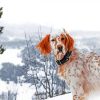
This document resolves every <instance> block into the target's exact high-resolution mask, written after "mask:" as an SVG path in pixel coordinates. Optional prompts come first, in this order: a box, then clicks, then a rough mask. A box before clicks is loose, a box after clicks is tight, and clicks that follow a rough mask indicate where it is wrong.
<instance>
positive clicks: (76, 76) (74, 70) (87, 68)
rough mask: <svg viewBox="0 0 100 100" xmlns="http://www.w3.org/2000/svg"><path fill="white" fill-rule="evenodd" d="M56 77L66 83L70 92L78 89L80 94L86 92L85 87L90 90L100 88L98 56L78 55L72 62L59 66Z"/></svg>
mask: <svg viewBox="0 0 100 100" xmlns="http://www.w3.org/2000/svg"><path fill="white" fill-rule="evenodd" d="M77 53H78V52H77ZM58 75H59V76H60V77H61V78H62V79H64V80H65V81H66V83H67V84H68V86H69V87H70V89H71V91H76V90H77V89H79V88H80V87H81V88H82V89H81V92H84V91H86V92H87V87H88V90H92V89H94V88H96V87H98V85H99V86H100V56H97V55H96V54H95V53H90V54H85V55H83V54H79V53H78V56H77V57H76V58H75V59H74V60H72V61H69V62H67V63H66V64H64V65H61V66H59V68H58Z"/></svg>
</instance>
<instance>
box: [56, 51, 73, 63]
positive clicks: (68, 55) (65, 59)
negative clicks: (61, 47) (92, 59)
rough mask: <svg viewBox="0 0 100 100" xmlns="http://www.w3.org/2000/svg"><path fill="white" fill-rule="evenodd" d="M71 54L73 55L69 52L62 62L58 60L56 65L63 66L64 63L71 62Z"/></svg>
mask: <svg viewBox="0 0 100 100" xmlns="http://www.w3.org/2000/svg"><path fill="white" fill-rule="evenodd" d="M71 53H72V51H67V52H66V54H65V55H64V57H63V58H62V59H61V60H56V63H57V64H58V65H62V64H64V63H66V62H67V61H68V60H69V57H70V55H71Z"/></svg>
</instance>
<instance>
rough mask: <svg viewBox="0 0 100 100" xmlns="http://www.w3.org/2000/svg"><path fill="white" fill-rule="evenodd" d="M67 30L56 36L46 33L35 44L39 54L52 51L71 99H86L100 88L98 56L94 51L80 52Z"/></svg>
mask: <svg viewBox="0 0 100 100" xmlns="http://www.w3.org/2000/svg"><path fill="white" fill-rule="evenodd" d="M74 45H75V41H74V39H73V38H72V36H71V35H69V33H68V32H62V33H61V34H60V35H57V36H56V37H53V38H52V37H51V35H50V34H47V35H46V36H45V37H44V38H43V39H42V40H41V41H40V42H39V43H38V45H37V48H38V49H39V51H40V52H41V54H43V55H45V56H48V55H49V54H50V52H51V51H53V53H54V56H55V61H56V63H57V64H58V76H59V77H60V78H61V79H64V80H65V81H66V84H67V85H68V86H69V87H70V90H71V92H72V95H73V100H87V97H88V96H89V94H90V93H91V92H92V91H96V90H100V56H99V55H97V54H96V53H94V52H90V53H86V54H83V53H80V52H79V51H78V49H77V48H75V46H74Z"/></svg>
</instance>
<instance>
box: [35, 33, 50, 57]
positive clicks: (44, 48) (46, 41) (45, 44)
mask: <svg viewBox="0 0 100 100" xmlns="http://www.w3.org/2000/svg"><path fill="white" fill-rule="evenodd" d="M36 47H37V48H38V49H39V50H40V52H41V54H43V55H48V54H49V53H50V52H51V45H50V34H48V35H46V36H45V37H44V38H43V39H42V40H41V41H40V43H39V44H38V45H37V46H36Z"/></svg>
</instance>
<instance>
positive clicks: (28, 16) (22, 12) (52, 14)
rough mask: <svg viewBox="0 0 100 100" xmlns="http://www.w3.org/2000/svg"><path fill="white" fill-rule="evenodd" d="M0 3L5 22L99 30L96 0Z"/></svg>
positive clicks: (99, 5) (99, 12)
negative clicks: (2, 7)
mask: <svg viewBox="0 0 100 100" xmlns="http://www.w3.org/2000/svg"><path fill="white" fill-rule="evenodd" d="M0 4H1V5H3V6H4V14H3V17H2V21H3V22H5V23H9V24H22V23H35V24H40V25H45V26H50V27H54V28H58V29H61V28H66V29H67V30H86V31H87V30H89V31H100V3H99V0H98V1H97V0H1V2H0Z"/></svg>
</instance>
